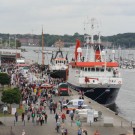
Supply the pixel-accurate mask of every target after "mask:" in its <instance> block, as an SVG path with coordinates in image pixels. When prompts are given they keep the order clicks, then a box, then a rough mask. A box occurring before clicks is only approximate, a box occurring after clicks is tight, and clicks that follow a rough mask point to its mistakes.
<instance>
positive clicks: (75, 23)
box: [0, 0, 135, 35]
mask: <svg viewBox="0 0 135 135" xmlns="http://www.w3.org/2000/svg"><path fill="white" fill-rule="evenodd" d="M134 5H135V1H133V0H119V1H118V0H40V1H38V0H0V18H1V21H0V27H1V31H0V32H1V33H2V32H4V33H28V32H30V31H31V30H32V29H33V30H34V32H35V34H39V33H41V32H40V30H41V26H42V25H44V26H45V28H46V31H47V32H48V33H50V34H53V33H54V34H73V33H75V32H79V33H81V34H83V22H84V18H86V17H87V16H88V17H89V18H91V17H95V18H98V19H99V22H100V21H101V22H102V29H103V30H102V31H104V34H105V35H111V34H115V33H119V32H133V28H131V26H132V27H133V23H135V17H134V16H135V9H134ZM129 19H130V20H129ZM121 23H122V25H121ZM112 24H113V25H112ZM121 26H123V27H122V28H121Z"/></svg>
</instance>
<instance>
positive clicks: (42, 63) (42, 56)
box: [42, 27, 45, 65]
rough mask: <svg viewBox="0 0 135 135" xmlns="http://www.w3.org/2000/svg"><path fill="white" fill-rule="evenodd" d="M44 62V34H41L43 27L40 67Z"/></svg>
mask: <svg viewBox="0 0 135 135" xmlns="http://www.w3.org/2000/svg"><path fill="white" fill-rule="evenodd" d="M44 61H45V55H44V33H43V27H42V65H44Z"/></svg>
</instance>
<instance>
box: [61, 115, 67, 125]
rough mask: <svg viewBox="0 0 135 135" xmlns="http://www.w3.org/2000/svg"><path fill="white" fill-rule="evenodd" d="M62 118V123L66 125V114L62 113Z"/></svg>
mask: <svg viewBox="0 0 135 135" xmlns="http://www.w3.org/2000/svg"><path fill="white" fill-rule="evenodd" d="M61 118H62V122H63V123H64V121H65V119H66V115H65V113H62V115H61Z"/></svg>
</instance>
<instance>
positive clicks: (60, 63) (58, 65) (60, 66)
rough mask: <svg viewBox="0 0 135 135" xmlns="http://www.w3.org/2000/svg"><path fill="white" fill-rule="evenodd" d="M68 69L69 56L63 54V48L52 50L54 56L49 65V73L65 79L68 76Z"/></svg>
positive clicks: (54, 76)
mask: <svg viewBox="0 0 135 135" xmlns="http://www.w3.org/2000/svg"><path fill="white" fill-rule="evenodd" d="M67 70H68V58H67V54H66V57H64V55H63V51H62V49H60V48H59V49H58V50H57V51H52V58H51V62H50V65H49V70H48V74H50V76H51V77H52V78H61V79H63V80H64V81H65V80H66V77H67Z"/></svg>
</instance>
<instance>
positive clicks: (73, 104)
mask: <svg viewBox="0 0 135 135" xmlns="http://www.w3.org/2000/svg"><path fill="white" fill-rule="evenodd" d="M62 106H63V108H68V109H70V110H71V109H78V108H80V107H81V108H82V107H85V106H87V105H85V104H84V100H83V99H73V100H70V101H69V102H68V103H63V104H62Z"/></svg>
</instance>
